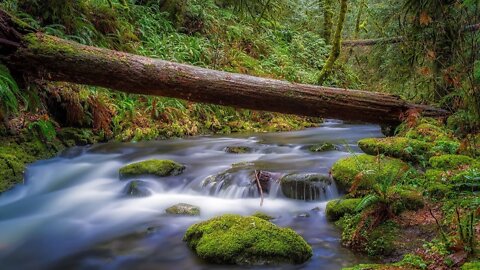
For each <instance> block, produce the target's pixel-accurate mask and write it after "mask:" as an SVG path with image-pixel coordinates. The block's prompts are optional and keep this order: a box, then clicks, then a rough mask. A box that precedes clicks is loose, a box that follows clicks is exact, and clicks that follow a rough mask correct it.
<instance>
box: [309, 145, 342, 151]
mask: <svg viewBox="0 0 480 270" xmlns="http://www.w3.org/2000/svg"><path fill="white" fill-rule="evenodd" d="M308 150H310V152H326V151H333V150H337V147H336V146H335V145H334V144H332V143H320V144H315V145H311V146H310V147H309V148H308Z"/></svg>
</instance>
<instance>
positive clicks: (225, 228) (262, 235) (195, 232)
mask: <svg viewBox="0 0 480 270" xmlns="http://www.w3.org/2000/svg"><path fill="white" fill-rule="evenodd" d="M183 240H184V241H186V242H187V244H188V246H189V247H190V248H191V249H192V250H193V251H194V252H195V253H196V254H197V255H198V256H199V257H200V258H202V259H204V260H205V261H207V262H209V263H215V264H239V265H264V264H280V263H293V264H300V263H303V262H305V261H307V260H308V259H310V257H312V248H311V247H310V246H309V245H308V244H307V243H306V242H305V240H304V239H303V238H302V237H301V236H300V235H298V234H297V233H296V232H295V231H293V230H292V229H289V228H281V227H278V226H276V225H275V224H273V223H271V222H269V221H266V220H263V219H261V218H257V217H242V216H239V215H224V216H220V217H216V218H213V219H210V220H207V221H204V222H201V223H198V224H194V225H192V226H191V227H190V228H188V230H187V232H186V233H185V236H184V238H183Z"/></svg>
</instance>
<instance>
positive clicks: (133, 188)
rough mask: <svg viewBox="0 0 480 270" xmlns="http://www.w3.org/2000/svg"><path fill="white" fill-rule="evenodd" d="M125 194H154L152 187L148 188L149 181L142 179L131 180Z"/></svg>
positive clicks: (143, 195)
mask: <svg viewBox="0 0 480 270" xmlns="http://www.w3.org/2000/svg"><path fill="white" fill-rule="evenodd" d="M123 194H125V195H126V196H127V197H134V198H135V197H137V198H138V197H148V196H150V195H152V192H151V191H150V189H148V184H147V182H144V181H140V180H133V181H130V182H129V183H128V184H127V185H126V186H125V188H124V190H123Z"/></svg>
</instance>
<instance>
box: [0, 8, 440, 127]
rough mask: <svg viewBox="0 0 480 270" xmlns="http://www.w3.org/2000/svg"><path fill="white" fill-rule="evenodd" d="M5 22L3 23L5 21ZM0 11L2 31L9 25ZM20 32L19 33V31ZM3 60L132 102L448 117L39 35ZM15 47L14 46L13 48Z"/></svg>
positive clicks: (389, 117) (349, 93)
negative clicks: (148, 98) (167, 100)
mask: <svg viewBox="0 0 480 270" xmlns="http://www.w3.org/2000/svg"><path fill="white" fill-rule="evenodd" d="M2 16H3V18H2ZM5 16H8V15H6V13H4V12H1V10H0V19H1V20H0V24H3V25H4V26H5V23H11V22H12V20H8V19H5ZM17 28H18V27H17ZM5 29H10V30H9V31H11V29H12V28H8V27H0V38H3V39H4V40H8V42H9V43H11V44H14V45H15V44H18V46H16V47H15V48H12V45H11V44H10V45H5V43H2V40H0V55H1V57H0V59H2V61H3V62H4V63H6V64H7V65H8V66H9V68H10V69H12V70H14V71H16V72H21V73H23V74H24V75H28V76H30V77H34V78H40V79H45V80H50V81H64V82H71V83H79V84H87V85H95V86H101V87H107V88H111V89H115V90H119V91H124V92H127V93H134V94H145V95H157V96H166V97H173V98H180V99H185V100H189V101H194V102H204V103H213V104H218V105H226V106H233V107H238V108H245V109H253V110H262V111H271V112H280V113H287V114H296V115H302V116H314V117H326V118H336V119H342V120H349V121H362V122H370V123H380V124H397V123H399V118H400V116H401V115H402V114H404V113H405V112H406V111H407V110H409V109H415V110H418V111H421V112H423V114H424V115H425V116H431V117H443V116H446V114H447V112H446V111H444V110H441V109H437V108H433V107H430V106H423V105H416V104H411V103H408V102H406V101H404V100H402V99H401V98H400V97H398V96H394V95H388V94H383V93H375V92H368V91H359V90H349V89H339V88H329V87H322V86H315V85H304V84H296V83H290V82H286V81H280V80H273V79H266V78H259V77H254V76H248V75H243V74H234V73H228V72H222V71H216V70H210V69H205V68H200V67H194V66H190V65H185V64H178V63H173V62H168V61H163V60H158V59H152V58H147V57H143V56H138V55H133V54H128V53H123V52H118V51H113V50H108V49H103V48H96V47H91V46H85V45H81V44H78V43H76V42H72V41H67V40H64V39H61V38H57V37H53V36H50V35H46V34H43V33H27V32H28V31H23V32H22V30H19V31H20V32H22V35H21V37H20V39H19V40H18V38H19V36H18V35H17V34H15V35H12V34H9V33H4V31H6V30H5ZM14 45H13V46H14Z"/></svg>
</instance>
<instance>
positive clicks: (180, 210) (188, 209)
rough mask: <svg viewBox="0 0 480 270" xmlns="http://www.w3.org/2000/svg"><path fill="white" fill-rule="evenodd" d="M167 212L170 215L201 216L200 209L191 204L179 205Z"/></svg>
mask: <svg viewBox="0 0 480 270" xmlns="http://www.w3.org/2000/svg"><path fill="white" fill-rule="evenodd" d="M165 212H167V214H170V215H182V216H198V215H200V208H199V207H197V206H195V205H191V204H186V203H179V204H176V205H174V206H171V207H169V208H167V209H166V210H165Z"/></svg>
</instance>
